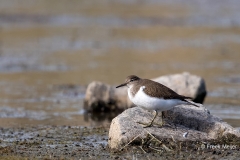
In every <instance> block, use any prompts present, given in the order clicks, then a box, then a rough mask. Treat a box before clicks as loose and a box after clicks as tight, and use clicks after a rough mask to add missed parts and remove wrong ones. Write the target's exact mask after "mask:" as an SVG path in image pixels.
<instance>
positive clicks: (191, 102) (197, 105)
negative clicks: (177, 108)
mask: <svg viewBox="0 0 240 160" xmlns="http://www.w3.org/2000/svg"><path fill="white" fill-rule="evenodd" d="M185 102H187V103H189V104H191V105H194V106H195V107H200V106H201V104H199V103H195V102H193V101H191V100H188V99H185Z"/></svg>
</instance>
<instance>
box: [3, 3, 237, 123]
mask: <svg viewBox="0 0 240 160" xmlns="http://www.w3.org/2000/svg"><path fill="white" fill-rule="evenodd" d="M0 3H1V5H0V88H1V90H0V97H1V98H0V119H1V120H0V126H5V127H11V126H22V125H39V124H41V125H49V124H52V125H81V126H94V125H104V124H107V123H109V119H111V118H109V117H107V118H105V116H106V115H104V114H100V115H94V116H93V115H88V114H84V111H83V109H82V105H83V98H84V92H85V89H86V86H87V84H88V83H90V82H91V81H93V80H99V81H103V82H106V83H109V84H112V85H117V84H119V83H121V82H123V81H124V79H125V77H126V76H127V75H130V74H136V75H139V76H140V77H144V78H154V77H158V76H161V75H165V74H173V73H179V72H184V71H187V72H190V73H192V74H196V75H199V76H201V77H203V78H204V79H205V81H206V85H207V90H208V95H207V98H206V100H205V105H206V107H207V108H208V109H209V110H210V111H211V113H212V114H214V115H216V116H219V117H221V118H223V119H224V120H226V121H227V122H229V123H230V124H231V125H233V126H235V127H240V100H239V99H240V53H239V52H240V18H239V15H240V7H239V6H240V1H237V0H230V1H226V2H225V1H211V2H208V1H199V2H193V1H189V0H181V1H167V2H166V1H155V0H151V1H141V2H138V1H134V0H132V1H124V0H117V1H114V2H112V1H107V0H105V1H101V2H100V1H64V0H63V1H51V2H50V1H37V2H33V1H28V0H26V1H22V3H18V2H17V1H11V2H10V1H7V0H5V1H1V2H0ZM110 117H111V116H110Z"/></svg>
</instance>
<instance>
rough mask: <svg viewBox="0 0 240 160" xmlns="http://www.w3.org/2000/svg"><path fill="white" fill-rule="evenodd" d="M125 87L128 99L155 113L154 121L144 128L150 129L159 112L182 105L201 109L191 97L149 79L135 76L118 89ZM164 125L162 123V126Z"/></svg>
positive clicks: (130, 77)
mask: <svg viewBox="0 0 240 160" xmlns="http://www.w3.org/2000/svg"><path fill="white" fill-rule="evenodd" d="M123 86H127V87H128V97H129V99H130V100H131V101H132V102H133V104H135V105H137V106H139V107H142V108H145V109H147V110H153V111H154V112H155V114H154V117H153V119H152V120H151V121H150V123H148V124H145V126H144V127H149V126H151V125H152V124H153V121H154V119H155V118H156V116H157V114H158V112H157V111H161V112H162V111H167V110H170V109H172V108H173V107H175V106H177V105H180V104H189V105H194V106H196V107H199V106H198V105H196V104H195V103H194V102H192V101H191V99H192V98H191V97H186V96H182V95H179V94H177V93H176V92H174V91H173V90H172V89H170V88H168V87H166V86H164V85H163V84H160V83H158V82H155V81H152V80H149V79H141V78H139V77H137V76H135V75H130V76H128V77H127V78H126V80H125V83H123V84H121V85H119V86H117V87H116V88H119V87H123ZM142 124H143V123H142ZM162 124H163V123H161V126H162Z"/></svg>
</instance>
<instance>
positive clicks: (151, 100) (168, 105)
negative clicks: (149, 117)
mask: <svg viewBox="0 0 240 160" xmlns="http://www.w3.org/2000/svg"><path fill="white" fill-rule="evenodd" d="M144 88H145V86H142V87H141V88H140V89H139V91H138V92H137V93H136V94H135V96H134V97H133V96H132V95H131V93H130V89H131V88H129V89H128V97H129V98H130V100H131V101H132V102H133V103H134V104H135V105H137V106H139V107H142V108H145V109H149V110H157V111H166V110H169V109H172V108H173V107H174V106H176V105H180V104H186V102H184V101H181V100H178V99H170V100H167V99H159V98H156V97H150V96H148V95H147V94H145V93H144V91H143V90H144Z"/></svg>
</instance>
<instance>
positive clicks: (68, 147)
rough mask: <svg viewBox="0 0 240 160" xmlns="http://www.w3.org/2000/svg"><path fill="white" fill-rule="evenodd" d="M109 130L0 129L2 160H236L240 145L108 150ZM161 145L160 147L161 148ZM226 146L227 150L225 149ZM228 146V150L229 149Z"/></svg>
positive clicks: (230, 142) (155, 144)
mask: <svg viewBox="0 0 240 160" xmlns="http://www.w3.org/2000/svg"><path fill="white" fill-rule="evenodd" d="M108 130H109V129H108V127H79V126H38V127H20V128H0V159H13V160H14V159H146V158H147V159H159V158H160V159H194V158H195V157H196V156H198V158H199V159H220V158H223V157H224V158H225V159H237V158H238V157H239V156H240V141H239V142H236V141H235V140H234V138H232V137H231V139H224V140H215V141H212V142H176V141H174V140H160V141H159V140H157V141H158V142H156V141H155V142H154V141H152V140H151V143H149V142H150V141H149V139H148V140H145V141H144V142H143V143H142V144H135V143H134V142H133V143H131V144H129V145H127V146H125V147H123V148H122V149H121V150H114V151H113V150H110V149H109V148H108V145H107V142H108ZM159 144H161V145H159ZM224 146H225V148H224ZM227 146H229V147H227Z"/></svg>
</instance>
